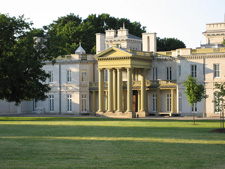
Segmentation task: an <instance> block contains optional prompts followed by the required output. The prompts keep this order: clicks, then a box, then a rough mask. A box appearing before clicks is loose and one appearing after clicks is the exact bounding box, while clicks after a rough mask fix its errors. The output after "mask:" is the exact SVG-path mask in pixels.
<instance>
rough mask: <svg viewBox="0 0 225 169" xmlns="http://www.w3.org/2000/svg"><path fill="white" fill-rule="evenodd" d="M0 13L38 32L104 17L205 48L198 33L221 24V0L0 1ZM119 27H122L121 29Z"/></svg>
mask: <svg viewBox="0 0 225 169" xmlns="http://www.w3.org/2000/svg"><path fill="white" fill-rule="evenodd" d="M1 1H2V2H1V3H0V13H1V14H9V16H16V17H18V16H20V15H25V18H29V21H32V22H33V23H34V25H33V27H35V28H42V27H43V26H45V25H49V24H51V23H52V22H53V21H54V20H57V19H58V17H62V16H66V15H67V14H70V13H74V14H75V15H79V16H80V17H81V18H82V19H85V18H86V17H87V16H88V15H89V14H97V15H98V14H102V13H108V14H110V15H111V16H113V17H116V18H127V19H129V20H130V21H131V22H134V21H137V22H140V23H141V25H142V26H146V31H147V32H149V33H151V32H156V33H157V36H158V37H160V38H164V37H167V38H177V39H179V40H181V41H183V42H184V43H185V44H186V47H188V48H196V47H199V46H200V43H202V44H205V37H204V36H203V35H202V32H204V31H205V30H206V24H207V23H220V22H225V18H224V17H225V0H60V1H59V0H36V1H32V0H1ZM121 27H122V25H121Z"/></svg>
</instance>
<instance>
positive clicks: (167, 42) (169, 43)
mask: <svg viewBox="0 0 225 169" xmlns="http://www.w3.org/2000/svg"><path fill="white" fill-rule="evenodd" d="M179 48H186V45H185V44H184V42H182V41H181V40H179V39H177V38H163V39H160V38H159V37H158V38H157V51H170V50H175V49H179Z"/></svg>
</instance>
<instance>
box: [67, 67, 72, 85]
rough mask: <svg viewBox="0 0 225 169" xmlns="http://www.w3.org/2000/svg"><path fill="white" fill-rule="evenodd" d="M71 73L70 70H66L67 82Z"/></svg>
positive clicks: (69, 80)
mask: <svg viewBox="0 0 225 169" xmlns="http://www.w3.org/2000/svg"><path fill="white" fill-rule="evenodd" d="M71 75H72V74H71V70H67V71H66V82H67V83H70V82H71V79H72V78H71V77H72V76H71Z"/></svg>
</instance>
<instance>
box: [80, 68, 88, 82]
mask: <svg viewBox="0 0 225 169" xmlns="http://www.w3.org/2000/svg"><path fill="white" fill-rule="evenodd" d="M81 81H82V82H86V81H87V71H86V70H82V71H81Z"/></svg>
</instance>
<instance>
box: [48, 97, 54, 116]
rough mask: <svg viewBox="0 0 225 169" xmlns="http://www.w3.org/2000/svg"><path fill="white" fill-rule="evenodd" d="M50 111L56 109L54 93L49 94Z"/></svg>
mask: <svg viewBox="0 0 225 169" xmlns="http://www.w3.org/2000/svg"><path fill="white" fill-rule="evenodd" d="M49 111H50V112H53V111H54V95H49Z"/></svg>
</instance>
